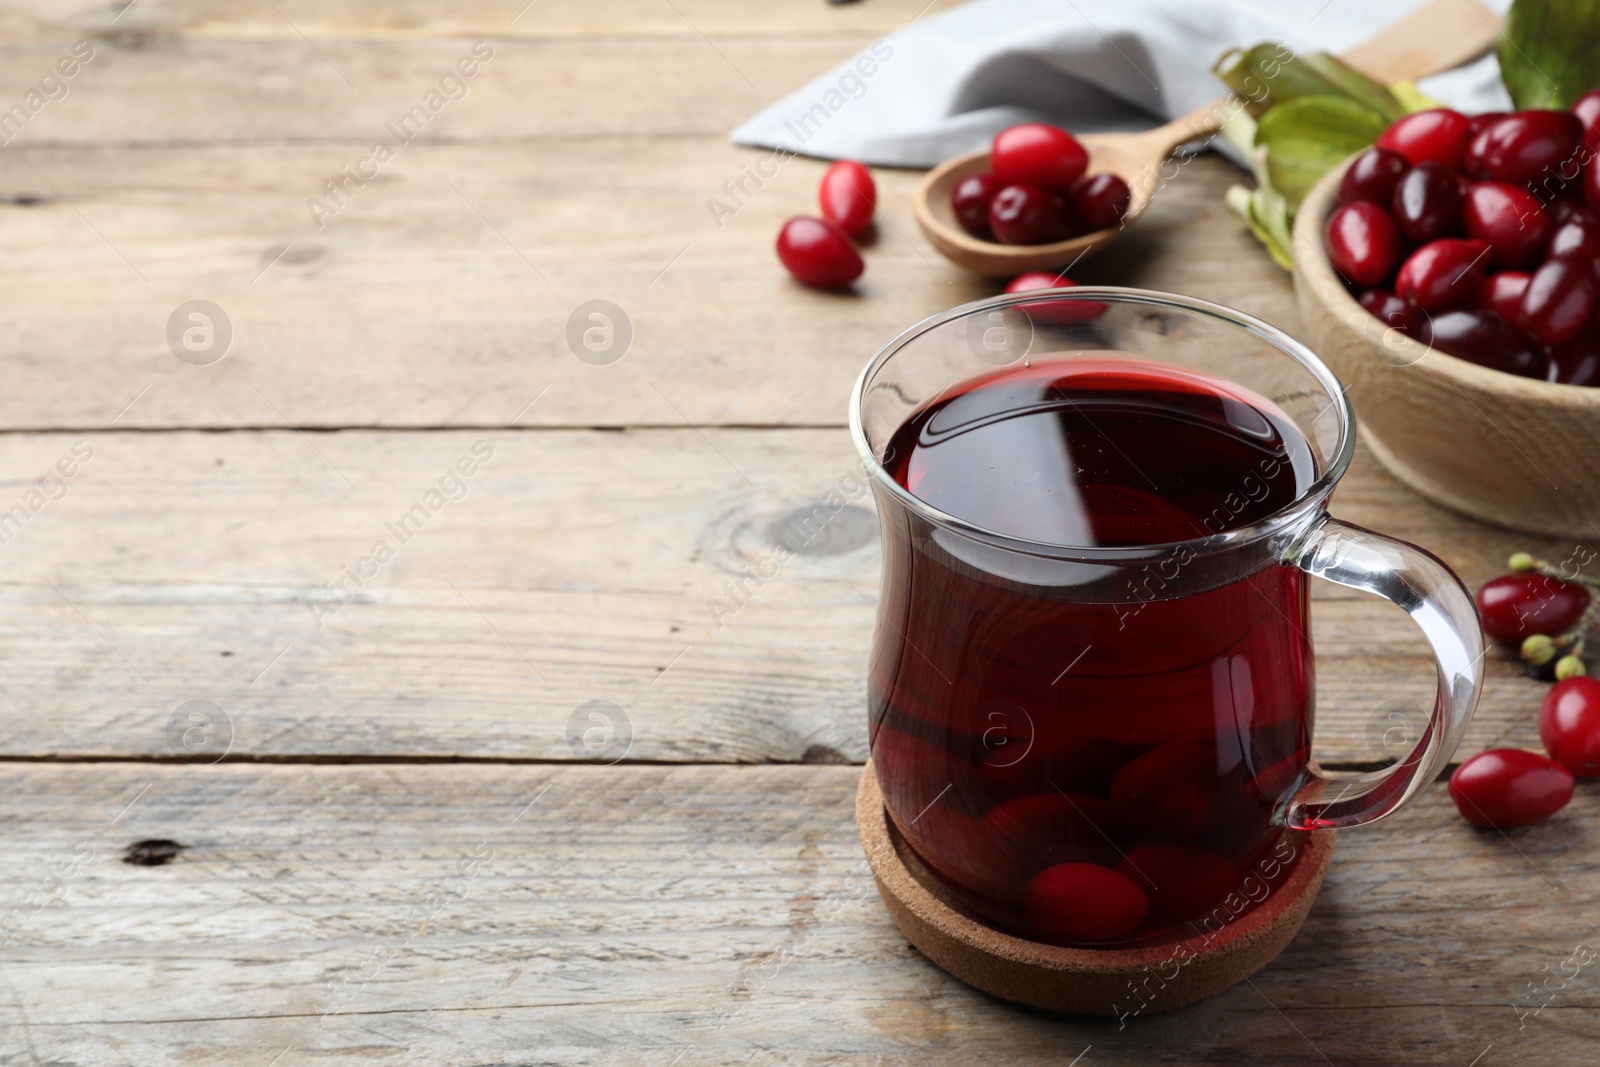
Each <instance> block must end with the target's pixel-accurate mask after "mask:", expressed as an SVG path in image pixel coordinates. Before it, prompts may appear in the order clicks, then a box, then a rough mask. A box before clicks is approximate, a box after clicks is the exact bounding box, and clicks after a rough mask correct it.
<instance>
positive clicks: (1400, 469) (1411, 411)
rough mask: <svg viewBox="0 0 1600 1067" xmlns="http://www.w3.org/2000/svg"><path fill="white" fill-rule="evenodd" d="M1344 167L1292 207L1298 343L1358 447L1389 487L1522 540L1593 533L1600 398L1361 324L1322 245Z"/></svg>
mask: <svg viewBox="0 0 1600 1067" xmlns="http://www.w3.org/2000/svg"><path fill="white" fill-rule="evenodd" d="M1348 165H1349V163H1348V161H1347V162H1346V163H1345V164H1344V165H1342V166H1340V167H1338V168H1336V169H1335V170H1334V171H1333V172H1332V173H1330V174H1328V175H1326V176H1325V177H1324V178H1323V179H1322V180H1321V181H1320V182H1318V183H1317V185H1316V186H1315V187H1314V188H1313V189H1312V190H1311V193H1310V195H1308V196H1307V197H1306V200H1305V203H1304V204H1303V205H1301V208H1300V213H1299V216H1298V218H1297V219H1296V222H1295V231H1294V286H1295V293H1296V295H1297V297H1298V299H1299V304H1300V314H1301V317H1302V318H1303V319H1304V321H1305V328H1306V331H1307V340H1309V341H1310V343H1311V347H1312V348H1313V349H1314V350H1315V351H1316V352H1317V354H1318V355H1320V356H1321V357H1322V358H1323V359H1324V360H1325V361H1326V362H1327V364H1328V366H1330V367H1332V368H1333V371H1334V373H1335V374H1337V375H1338V376H1339V378H1340V380H1341V381H1343V382H1344V384H1345V387H1346V389H1347V390H1348V393H1349V396H1350V400H1351V404H1352V406H1353V407H1354V409H1355V414H1356V418H1357V420H1358V421H1359V423H1360V427H1361V437H1362V440H1364V441H1365V442H1366V444H1367V446H1368V447H1369V448H1371V449H1372V451H1373V453H1374V454H1376V455H1377V457H1378V459H1379V460H1380V461H1381V462H1382V463H1383V465H1384V466H1385V467H1387V468H1388V469H1389V470H1390V472H1391V473H1393V474H1394V476H1395V477H1396V478H1398V479H1400V480H1401V481H1402V482H1404V483H1405V484H1406V485H1408V486H1410V487H1411V488H1412V489H1415V490H1416V491H1417V492H1419V493H1421V494H1422V495H1423V496H1425V497H1427V498H1428V499H1430V500H1433V501H1435V502H1436V503H1439V504H1443V505H1444V506H1445V507H1447V508H1450V509H1451V510H1453V511H1459V512H1461V513H1462V514H1464V515H1469V516H1471V517H1472V518H1475V519H1481V520H1483V521H1484V522H1490V523H1494V524H1495V525H1497V526H1505V527H1509V528H1511V529H1513V530H1523V531H1526V532H1528V533H1535V534H1544V535H1557V536H1567V537H1583V538H1590V537H1594V536H1596V535H1597V534H1600V388H1590V387H1586V386H1573V385H1554V384H1551V383H1549V382H1542V381H1535V380H1534V379H1531V378H1521V377H1517V376H1516V375H1512V374H1505V373H1503V372H1501V371H1495V370H1489V369H1488V368H1486V367H1480V366H1478V365H1477V364H1475V363H1469V362H1467V361H1466V360H1464V359H1457V358H1456V357H1455V356H1451V355H1446V354H1445V353H1443V352H1440V351H1437V350H1436V349H1432V348H1429V347H1428V346H1426V345H1424V344H1421V343H1420V342H1418V341H1415V340H1412V339H1411V338H1409V337H1407V336H1405V335H1404V334H1402V333H1400V332H1398V331H1397V330H1394V329H1391V328H1389V327H1388V326H1386V325H1385V324H1384V323H1383V322H1381V321H1379V320H1378V319H1376V318H1374V317H1373V316H1371V315H1369V314H1367V312H1366V310H1365V309H1364V308H1362V307H1361V305H1360V304H1358V303H1357V302H1356V301H1355V298H1353V297H1352V296H1351V295H1350V294H1349V292H1348V291H1347V290H1346V289H1345V287H1344V283H1343V281H1342V280H1341V279H1340V278H1339V276H1338V275H1337V274H1336V273H1335V272H1334V269H1333V267H1332V265H1331V264H1330V263H1329V262H1328V257H1327V255H1326V252H1325V251H1324V246H1323V237H1322V233H1323V228H1324V226H1325V225H1326V222H1327V218H1328V215H1329V214H1330V213H1331V212H1332V210H1333V207H1334V198H1335V195H1336V193H1337V191H1338V185H1339V179H1340V178H1341V177H1342V176H1343V175H1344V171H1345V167H1347V166H1348Z"/></svg>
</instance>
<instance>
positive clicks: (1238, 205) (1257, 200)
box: [1227, 185, 1294, 270]
mask: <svg viewBox="0 0 1600 1067" xmlns="http://www.w3.org/2000/svg"><path fill="white" fill-rule="evenodd" d="M1227 203H1228V207H1230V208H1231V209H1233V210H1234V211H1235V212H1237V213H1238V214H1239V215H1240V216H1241V217H1242V218H1243V219H1244V221H1245V222H1246V223H1247V224H1249V226H1250V232H1251V233H1253V234H1254V235H1255V238H1256V240H1258V241H1260V242H1261V243H1262V244H1263V245H1265V246H1266V249H1267V252H1268V254H1269V255H1271V256H1272V261H1273V262H1274V263H1276V264H1277V265H1278V266H1280V267H1282V268H1283V269H1284V270H1293V269H1294V259H1293V257H1292V256H1291V255H1290V253H1289V249H1290V246H1291V243H1292V242H1293V240H1294V238H1293V236H1292V231H1293V228H1294V226H1293V215H1292V214H1291V213H1290V211H1289V208H1288V205H1286V204H1285V203H1284V202H1283V197H1281V196H1278V195H1277V194H1276V193H1274V192H1272V191H1271V190H1268V189H1246V188H1245V187H1244V186H1242V185H1235V186H1232V187H1231V188H1229V189H1228V192H1227Z"/></svg>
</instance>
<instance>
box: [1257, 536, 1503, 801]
mask: <svg viewBox="0 0 1600 1067" xmlns="http://www.w3.org/2000/svg"><path fill="white" fill-rule="evenodd" d="M1285 562H1287V563H1289V564H1291V565H1293V566H1296V567H1299V568H1300V569H1301V570H1303V571H1305V572H1306V573H1307V574H1310V575H1313V576H1315V577H1317V578H1326V579H1327V580H1328V581H1330V582H1337V583H1338V584H1340V585H1346V586H1349V587H1350V588H1352V589H1364V590H1366V591H1367V592H1369V593H1376V594H1378V595H1379V596H1381V597H1383V598H1385V599H1386V600H1389V601H1392V602H1393V603H1395V604H1397V605H1399V606H1400V607H1401V608H1403V609H1404V610H1405V612H1406V614H1408V615H1410V616H1411V617H1412V618H1413V619H1414V620H1416V623H1417V625H1418V626H1421V627H1422V632H1423V633H1424V634H1426V635H1427V638H1428V643H1429V644H1430V645H1432V646H1433V655H1434V659H1435V660H1436V662H1437V666H1438V669H1439V694H1438V698H1437V699H1436V700H1435V702H1434V706H1433V715H1432V716H1431V717H1430V718H1429V719H1428V724H1427V726H1426V727H1425V728H1424V729H1423V731H1422V736H1421V737H1419V738H1418V739H1417V743H1416V745H1415V746H1414V747H1413V748H1412V750H1411V752H1410V753H1409V754H1407V755H1406V757H1405V758H1404V759H1402V760H1401V761H1400V762H1399V763H1397V764H1396V765H1395V766H1393V767H1390V768H1387V769H1386V770H1381V771H1373V772H1370V773H1367V774H1355V775H1349V776H1346V777H1341V778H1329V777H1325V776H1324V775H1322V774H1321V773H1319V772H1317V771H1315V770H1313V771H1311V779H1310V780H1309V781H1308V782H1306V783H1305V784H1304V785H1302V786H1301V787H1300V788H1299V789H1298V790H1296V791H1295V794H1294V796H1293V797H1291V798H1290V799H1289V802H1288V805H1287V807H1286V808H1285V811H1284V825H1286V826H1288V827H1289V828H1290V829H1293V830H1322V829H1337V828H1338V827H1341V826H1357V825H1359V824H1361V823H1367V822H1372V821H1373V820H1375V819H1381V818H1383V817H1384V816H1385V815H1387V814H1389V813H1390V812H1392V811H1394V810H1395V809H1396V808H1398V807H1399V806H1400V805H1401V804H1404V803H1405V802H1406V801H1407V800H1409V799H1410V798H1411V797H1412V796H1413V795H1414V794H1415V793H1416V792H1417V790H1419V789H1421V788H1422V787H1423V786H1425V785H1427V784H1428V783H1429V782H1431V781H1433V780H1434V779H1435V778H1436V777H1438V774H1439V772H1440V771H1441V770H1443V769H1444V767H1445V765H1446V764H1447V763H1448V762H1449V760H1450V757H1451V755H1452V754H1454V752H1455V750H1456V745H1457V744H1459V743H1460V741H1461V736H1462V734H1464V733H1465V732H1466V729H1467V724H1468V723H1469V722H1470V721H1471V720H1472V711H1473V709H1474V708H1475V707H1477V704H1478V693H1479V691H1480V690H1481V689H1482V687H1483V673H1482V668H1483V632H1482V631H1481V630H1480V629H1479V628H1478V612H1477V608H1476V607H1475V605H1474V604H1473V601H1472V596H1471V594H1470V593H1468V592H1467V590H1466V587H1465V586H1463V585H1462V584H1461V579H1459V578H1457V577H1456V576H1455V574H1454V573H1453V572H1452V571H1451V570H1450V568H1448V567H1446V566H1445V565H1444V564H1443V563H1441V562H1440V561H1439V560H1438V558H1437V557H1435V556H1433V555H1432V554H1431V553H1428V552H1425V551H1423V550H1422V549H1420V548H1418V547H1417V546H1415V545H1411V544H1407V543H1406V542H1404V541H1397V540H1395V539H1394V538H1391V537H1385V536H1383V535H1382V534H1376V533H1373V532H1372V531H1371V530H1364V529H1362V528H1361V527H1359V526H1353V525H1351V524H1350V523H1347V522H1340V521H1339V520H1338V519H1335V518H1331V517H1330V516H1328V515H1326V514H1324V515H1323V516H1322V517H1321V519H1320V520H1319V521H1318V522H1317V524H1316V525H1315V526H1313V527H1312V529H1311V530H1310V531H1309V532H1308V533H1307V534H1306V535H1305V536H1303V537H1301V538H1300V539H1299V540H1297V541H1296V542H1295V544H1294V546H1293V547H1292V548H1291V549H1290V550H1289V552H1288V554H1287V555H1286V557H1285Z"/></svg>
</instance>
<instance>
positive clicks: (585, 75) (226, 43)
mask: <svg viewBox="0 0 1600 1067" xmlns="http://www.w3.org/2000/svg"><path fill="white" fill-rule="evenodd" d="M142 6H143V5H142V4H141V5H139V7H142ZM139 7H135V8H134V11H138V10H139ZM259 10H262V11H265V12H266V14H267V17H268V18H276V16H275V15H274V14H273V11H272V8H271V7H270V6H267V5H263V6H262V7H261V8H260V9H259ZM535 10H536V9H535ZM660 10H662V11H664V12H665V13H666V17H667V18H669V19H671V18H676V16H675V15H674V14H673V12H672V8H671V7H670V6H668V5H665V4H663V5H661V8H660ZM531 14H532V13H531V12H530V17H531ZM130 17H131V15H130ZM279 25H280V26H282V28H283V30H284V31H285V32H284V33H283V34H281V35H274V36H258V35H255V34H246V35H244V36H242V37H225V38H219V37H214V36H210V35H207V34H204V33H201V34H185V35H183V36H173V37H167V36H147V35H142V34H139V33H137V32H133V31H126V32H124V31H121V30H119V31H117V32H115V33H113V34H112V35H111V36H109V37H106V36H102V35H100V34H90V35H89V36H87V37H84V38H81V39H73V38H72V37H70V36H67V37H62V38H59V39H56V40H50V41H33V42H26V43H22V42H16V41H13V40H9V39H8V40H7V42H6V43H5V44H4V45H3V46H0V61H3V62H4V64H5V67H6V69H7V70H9V71H12V72H13V74H12V79H13V84H8V85H6V86H5V87H4V89H3V92H0V113H6V114H7V115H8V119H7V124H6V125H3V126H0V142H5V143H8V144H9V145H10V146H11V147H12V148H13V149H14V148H17V147H21V146H22V145H25V144H30V145H39V144H50V143H54V144H80V145H91V144H114V145H136V146H149V145H167V144H197V143H223V144H240V143H264V144H286V143H288V144H296V143H306V142H331V141H339V140H347V141H352V142H355V143H356V144H355V145H353V146H352V147H357V146H359V148H360V149H361V152H360V153H359V155H357V156H352V157H350V158H348V159H345V160H341V162H347V163H350V164H351V165H352V167H353V166H354V164H355V162H356V160H357V159H359V158H362V157H364V156H366V155H367V154H368V152H367V150H368V149H369V148H370V147H371V145H372V144H373V142H375V141H377V140H380V139H384V140H387V141H389V142H390V145H391V147H392V148H394V149H396V150H399V149H400V147H401V144H402V143H403V142H406V141H409V139H410V136H413V135H414V136H417V141H416V142H415V143H411V144H410V145H409V148H410V150H411V151H416V147H417V145H418V144H422V145H426V144H428V143H438V142H441V141H495V142H502V141H521V140H529V139H535V138H541V137H574V138H580V139H591V138H596V137H612V136H636V137H641V138H643V137H702V136H704V137H717V138H721V137H724V136H725V135H726V134H727V131H728V130H730V129H732V128H733V127H734V126H736V125H738V124H739V123H740V122H742V121H743V120H744V119H746V118H748V117H749V116H750V115H752V114H754V113H755V112H756V111H758V110H759V109H760V108H762V107H763V106H765V105H766V104H768V103H770V102H772V101H773V100H776V99H779V98H781V97H782V96H784V95H787V94H788V93H790V92H793V91H794V90H796V89H798V88H800V87H801V86H802V85H805V84H806V83H807V82H809V81H810V80H811V79H812V78H814V77H816V76H817V75H818V74H819V73H821V72H823V71H826V70H828V69H830V68H832V67H834V66H836V65H837V64H839V63H842V62H844V61H845V60H847V59H849V58H850V57H851V56H852V55H854V54H855V52H856V51H857V50H858V49H859V48H861V47H864V46H865V45H866V44H868V43H870V41H871V40H872V38H871V36H870V35H862V36H856V35H846V36H843V37H840V36H837V35H815V34H807V33H804V32H801V33H796V34H792V35H786V36H782V37H774V36H741V37H732V38H727V37H724V38H721V39H719V40H718V41H715V42H713V41H709V40H708V39H706V38H702V37H700V36H699V35H697V34H696V33H695V32H694V31H693V30H692V29H690V28H689V26H688V25H687V24H685V23H684V22H683V21H682V20H681V19H680V20H678V25H679V26H680V27H682V29H683V31H684V33H683V34H682V35H679V36H672V37H659V36H644V37H634V36H601V37H583V36H571V35H563V36H557V37H546V36H538V37H532V38H526V39H519V38H517V37H511V38H509V39H507V38H505V37H502V36H500V35H499V34H494V33H491V34H489V35H488V36H477V35H469V36H459V37H448V36H442V35H441V36H437V37H424V38H420V39H419V38H415V37H411V36H406V37H401V38H386V37H378V38H376V39H374V38H370V37H366V36H360V35H357V36H351V37H342V36H340V37H322V38H321V39H320V40H316V41H313V42H311V43H308V42H307V40H306V39H304V38H302V37H301V36H300V35H298V34H296V33H295V32H293V30H291V29H290V28H289V26H288V25H287V24H286V23H282V22H281V21H280V23H279ZM119 26H120V23H119ZM80 42H86V43H80ZM74 46H77V49H78V50H77V51H76V52H74ZM64 57H65V58H66V59H67V60H68V64H67V66H65V67H62V68H61V69H60V70H59V71H57V70H56V69H55V65H56V62H57V60H60V59H63V58H64ZM891 61H892V60H891ZM74 65H76V69H75V70H74V69H73V68H74ZM69 70H72V71H73V73H72V74H71V76H70V77H60V76H59V75H61V74H64V73H65V72H66V71H69ZM52 72H54V73H56V74H57V75H58V76H57V77H56V78H55V80H54V81H53V82H52V81H50V80H48V76H49V75H50V74H51V73H52ZM622 72H626V73H625V74H624V73H622ZM42 79H43V80H44V81H43V88H42V90H41V97H42V100H35V101H34V103H35V105H36V108H35V109H34V110H33V112H32V113H31V114H30V113H29V112H16V113H11V112H10V110H9V109H10V108H11V105H12V104H13V103H18V102H21V103H24V104H26V103H27V101H26V100H25V96H26V94H27V93H28V92H29V91H30V90H35V89H39V88H40V82H41V80H42ZM857 91H858V92H861V93H865V92H870V91H871V82H870V81H867V82H866V83H864V85H863V88H862V89H860V90H857ZM430 92H433V93H436V94H437V97H436V98H435V99H434V100H431V101H430V100H428V99H427V94H428V93H430ZM419 103H421V104H423V105H424V106H425V107H427V108H428V110H427V111H426V112H423V113H419V114H418V115H417V116H415V117H414V120H413V123H412V126H411V129H410V131H409V133H408V131H406V130H404V129H400V130H398V131H397V132H396V131H391V130H389V129H388V126H387V124H388V123H391V122H393V123H395V124H396V126H397V127H398V126H399V124H400V119H401V116H402V115H404V114H405V113H407V112H408V111H409V110H410V109H411V107H412V106H413V105H416V104H419ZM22 117H26V122H19V119H20V118H22ZM536 155H537V149H535V148H534V147H533V146H526V145H524V146H521V159H522V163H523V166H524V168H526V167H527V164H528V161H529V158H530V157H535V158H536Z"/></svg>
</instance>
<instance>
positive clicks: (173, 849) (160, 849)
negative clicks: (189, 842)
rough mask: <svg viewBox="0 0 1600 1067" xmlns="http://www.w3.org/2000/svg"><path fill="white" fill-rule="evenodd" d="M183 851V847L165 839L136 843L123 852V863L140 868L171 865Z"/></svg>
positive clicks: (157, 838) (156, 838) (149, 839)
mask: <svg viewBox="0 0 1600 1067" xmlns="http://www.w3.org/2000/svg"><path fill="white" fill-rule="evenodd" d="M182 851H183V846H182V845H180V844H178V843H177V842H176V841H168V840H167V839H166V838H164V837H154V838H148V839H146V840H144V841H135V842H134V843H133V844H131V845H129V846H128V847H127V848H126V849H124V850H123V854H122V862H123V863H132V864H134V865H135V866H138V867H160V866H162V865H163V864H167V863H171V862H172V861H173V860H174V859H175V858H177V855H178V853H180V852H182Z"/></svg>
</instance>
